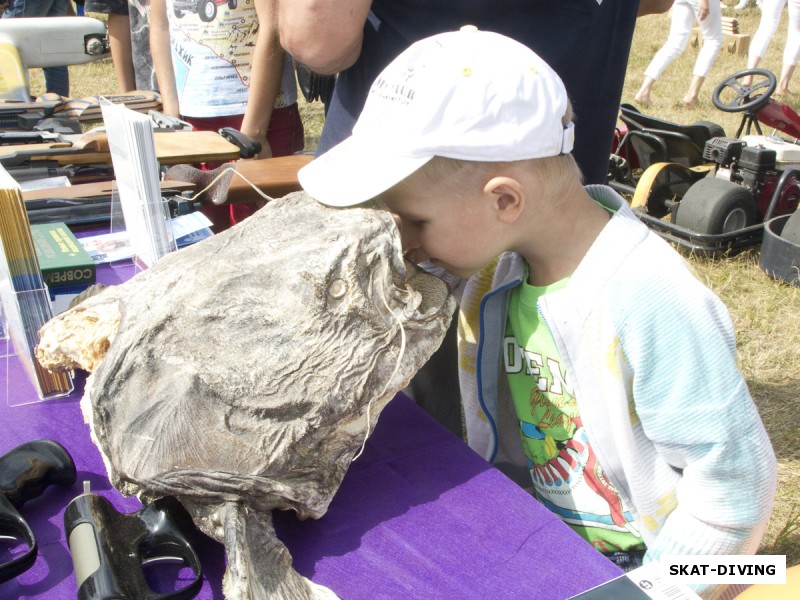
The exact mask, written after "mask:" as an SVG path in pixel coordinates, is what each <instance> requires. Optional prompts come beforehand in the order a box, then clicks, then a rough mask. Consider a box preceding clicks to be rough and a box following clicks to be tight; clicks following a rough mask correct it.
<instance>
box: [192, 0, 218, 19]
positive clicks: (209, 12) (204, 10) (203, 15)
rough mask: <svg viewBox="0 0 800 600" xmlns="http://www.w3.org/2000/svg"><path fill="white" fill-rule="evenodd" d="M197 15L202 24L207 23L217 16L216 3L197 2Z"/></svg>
mask: <svg viewBox="0 0 800 600" xmlns="http://www.w3.org/2000/svg"><path fill="white" fill-rule="evenodd" d="M197 14H198V16H199V17H200V20H201V21H203V22H204V23H209V22H210V21H213V20H214V17H216V16H217V3H216V2H214V0H198V2H197Z"/></svg>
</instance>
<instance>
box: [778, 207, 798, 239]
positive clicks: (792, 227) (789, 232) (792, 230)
mask: <svg viewBox="0 0 800 600" xmlns="http://www.w3.org/2000/svg"><path fill="white" fill-rule="evenodd" d="M781 237H782V238H783V239H785V240H789V241H790V242H792V243H793V244H797V245H798V246H800V209H798V210H796V211H794V212H793V213H792V216H790V217H789V218H788V219H787V221H786V224H785V225H784V226H783V231H781Z"/></svg>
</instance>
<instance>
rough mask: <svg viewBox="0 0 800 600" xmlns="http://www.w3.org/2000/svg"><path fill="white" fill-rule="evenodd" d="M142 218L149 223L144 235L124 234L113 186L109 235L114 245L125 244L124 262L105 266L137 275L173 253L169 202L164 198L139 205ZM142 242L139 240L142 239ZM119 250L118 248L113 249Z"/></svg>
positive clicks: (124, 227)
mask: <svg viewBox="0 0 800 600" xmlns="http://www.w3.org/2000/svg"><path fill="white" fill-rule="evenodd" d="M139 210H140V211H141V215H142V218H143V219H144V218H145V216H146V218H147V219H148V220H149V226H148V227H147V229H146V230H145V233H146V235H144V236H142V235H141V234H140V236H139V237H138V238H137V236H136V234H135V233H134V234H133V235H131V232H129V231H128V229H127V227H126V225H125V223H126V221H125V216H124V214H123V206H122V202H121V200H120V196H119V192H118V191H117V189H116V186H115V187H114V189H113V190H112V192H111V218H110V233H111V234H113V235H112V239H113V240H114V242H113V243H114V244H115V245H116V244H126V246H125V249H127V251H128V252H127V256H126V258H123V259H120V260H116V261H112V262H111V263H109V264H110V265H111V267H112V268H114V269H131V268H133V273H134V274H138V273H139V272H141V271H144V270H146V269H147V267H148V266H151V265H152V262H154V261H153V259H154V258H155V260H158V259H159V258H161V257H162V256H164V255H165V254H168V253H170V252H174V251H175V250H177V244H176V241H175V236H174V234H173V231H172V220H171V215H170V209H169V201H168V200H167V199H165V198H157V199H155V200H152V201H148V202H146V203H143V204H142V206H141V207H139ZM142 238H143V239H142ZM115 249H119V248H115Z"/></svg>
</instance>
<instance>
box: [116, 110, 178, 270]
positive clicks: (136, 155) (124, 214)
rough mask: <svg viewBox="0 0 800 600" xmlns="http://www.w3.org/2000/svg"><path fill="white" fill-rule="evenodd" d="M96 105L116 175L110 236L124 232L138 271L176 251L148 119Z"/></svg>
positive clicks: (132, 112)
mask: <svg viewBox="0 0 800 600" xmlns="http://www.w3.org/2000/svg"><path fill="white" fill-rule="evenodd" d="M100 105H101V109H102V112H103V120H104V122H105V126H106V130H107V132H108V142H109V149H110V151H111V160H112V163H113V164H114V172H115V173H116V184H115V186H114V188H113V190H112V194H111V219H110V221H111V232H112V233H121V232H123V231H125V232H127V234H128V241H129V243H130V245H131V247H132V250H133V259H132V260H133V263H134V267H135V270H136V271H137V272H138V271H140V270H144V269H146V268H148V267H150V266H152V265H153V264H155V263H156V261H158V259H160V258H161V257H162V256H164V255H165V254H168V253H170V252H174V251H175V250H176V249H177V246H176V243H175V237H174V235H173V232H172V223H171V220H170V212H169V203H168V202H167V201H166V200H165V199H164V198H163V197H162V196H161V189H160V185H159V168H158V161H157V160H156V152H155V139H154V137H153V123H152V120H151V119H150V118H149V117H146V116H145V115H140V114H138V113H136V112H134V111H132V110H130V109H127V108H125V107H124V106H120V105H113V104H111V103H109V102H108V101H106V100H105V99H101V102H100ZM125 264H126V265H127V263H125Z"/></svg>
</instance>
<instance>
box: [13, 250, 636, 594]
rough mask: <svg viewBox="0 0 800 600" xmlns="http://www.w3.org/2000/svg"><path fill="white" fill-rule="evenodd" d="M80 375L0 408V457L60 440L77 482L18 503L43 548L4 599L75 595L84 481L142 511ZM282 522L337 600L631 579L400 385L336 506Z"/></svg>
mask: <svg viewBox="0 0 800 600" xmlns="http://www.w3.org/2000/svg"><path fill="white" fill-rule="evenodd" d="M127 269H128V270H127V271H126V268H120V269H112V268H111V267H108V266H101V267H100V273H99V275H98V277H99V279H100V280H102V281H104V282H106V283H114V281H115V280H116V281H123V280H125V279H127V278H128V277H130V276H131V274H132V272H131V271H132V267H128V268H127ZM18 367H19V365H18V362H17V360H16V359H15V358H11V359H10V360H9V362H8V369H7V371H6V370H4V372H3V375H2V377H3V379H0V386H2V387H0V389H3V388H4V387H5V386H6V385H8V391H9V394H14V395H15V396H14V397H15V400H16V401H15V403H19V401H20V395H25V394H28V395H30V394H33V392H32V391H31V390H32V388H30V386H29V384H28V382H27V380H26V379H25V377H24V375H23V374H22V372H21V370H20V369H18ZM82 388H83V381H82V378H81V377H78V378H77V381H76V390H75V392H73V393H72V394H71V395H70V396H68V397H65V398H61V399H56V400H49V401H46V402H40V403H33V404H26V405H22V406H8V405H6V403H4V402H3V403H2V404H0V424H2V427H3V431H2V433H1V434H0V455H2V454H5V453H6V452H8V451H9V450H11V449H12V448H14V447H16V446H17V445H19V444H21V443H23V442H26V441H29V440H33V439H37V438H50V439H53V440H55V441H57V442H60V443H61V444H62V445H63V446H64V447H65V448H66V449H67V450H68V451H69V452H70V454H71V456H72V457H73V459H74V461H75V464H76V467H77V470H78V482H77V483H76V484H75V485H74V486H73V487H72V488H71V489H63V488H58V487H56V486H51V487H49V488H48V489H47V490H45V492H44V493H43V494H42V496H40V497H39V498H36V499H34V500H31V501H30V502H28V503H26V504H25V505H24V506H23V508H22V511H21V512H22V514H23V516H24V517H25V518H26V519H27V520H28V523H29V524H30V525H31V527H32V529H33V531H34V534H35V535H36V537H37V541H38V543H39V557H38V559H37V561H36V563H35V565H34V566H33V567H32V568H31V569H30V570H29V571H27V572H25V573H23V574H22V575H20V576H19V577H18V578H16V579H14V580H11V581H8V582H6V583H2V584H0V598H4V599H5V598H8V599H16V598H20V599H21V598H47V599H52V598H55V599H61V598H64V599H66V598H70V599H73V598H75V596H76V587H75V579H74V576H73V574H72V560H71V556H70V554H69V549H68V547H67V545H66V541H65V535H64V526H63V514H64V509H65V508H66V506H67V504H68V503H69V502H70V500H72V498H74V497H75V496H76V495H78V494H79V493H81V485H82V481H84V480H88V481H89V482H90V483H91V487H92V491H93V492H95V493H98V494H102V495H103V496H105V497H107V498H108V499H109V500H111V501H112V503H113V504H114V505H115V506H116V507H117V509H118V510H119V511H120V512H133V511H135V510H138V509H139V508H140V507H141V504H140V503H139V502H138V500H136V499H135V498H124V497H122V496H121V495H120V494H119V493H118V492H117V491H116V490H114V489H113V488H112V487H111V485H110V484H109V482H108V478H107V476H106V471H105V467H104V465H103V462H102V459H101V457H100V453H99V451H98V450H97V449H96V448H95V446H94V445H93V444H92V442H91V441H90V437H89V429H88V426H87V425H85V424H84V423H83V418H82V415H81V412H80V408H79V399H80V396H81V395H82V391H83V389H82ZM275 528H276V531H277V532H278V535H279V537H280V538H281V539H282V540H283V541H284V543H285V544H286V545H287V547H288V548H289V550H290V551H291V553H292V556H293V557H294V565H295V568H296V569H297V570H298V571H299V572H300V573H302V574H303V575H305V576H307V577H309V578H311V579H313V580H314V581H315V582H317V583H320V584H322V585H326V586H328V587H330V588H331V589H333V590H334V591H335V592H336V593H337V594H339V596H340V597H342V598H344V599H347V600H351V599H360V598H364V599H370V600H372V599H376V598H387V599H389V598H403V599H408V598H414V599H421V598H459V599H471V598H475V599H484V598H501V597H502V598H528V599H530V598H546V599H550V598H552V599H561V598H568V597H570V596H572V595H574V594H577V593H579V592H582V591H585V590H587V589H589V588H591V587H594V586H596V585H599V584H600V583H602V582H604V581H608V580H610V579H613V578H614V577H617V576H618V575H619V574H621V571H620V570H619V568H618V567H616V566H615V565H614V564H612V563H611V562H610V561H608V560H606V559H605V558H604V557H603V556H602V555H601V554H599V553H598V552H596V551H595V550H594V549H593V548H592V547H591V546H590V545H588V544H587V543H586V542H584V541H583V540H582V539H581V538H579V537H578V536H577V535H576V534H575V533H573V532H572V530H571V529H569V528H568V527H567V526H566V525H565V524H564V523H562V522H561V521H560V520H559V519H558V518H557V517H555V516H554V515H553V514H552V513H550V512H549V511H548V510H546V509H545V508H544V507H543V506H541V505H540V504H539V503H538V502H537V501H536V500H535V499H533V498H532V497H531V496H530V495H529V494H528V493H527V492H525V491H524V490H522V489H521V488H519V487H518V486H517V485H516V484H514V483H512V482H511V481H510V480H509V479H507V478H506V477H505V476H504V475H502V474H501V473H500V472H499V471H497V470H496V469H494V468H493V467H491V466H490V465H489V464H488V463H486V462H485V461H484V460H483V459H482V458H480V457H479V456H478V455H477V454H475V453H474V452H472V450H470V449H469V448H468V447H467V446H466V445H465V444H464V443H463V442H462V441H461V440H459V439H458V438H456V437H455V436H453V435H452V434H451V433H450V432H448V431H447V430H446V429H445V428H444V427H442V426H441V425H439V424H438V423H437V422H436V421H434V420H433V419H432V418H431V417H430V416H428V415H427V414H426V413H424V412H423V411H422V410H421V409H420V408H419V407H417V406H416V405H415V404H414V403H413V402H412V401H411V400H410V399H408V398H407V397H406V396H404V395H403V394H402V393H401V394H398V395H397V396H396V397H395V398H394V399H393V400H392V401H391V402H390V403H389V404H388V406H387V407H386V409H385V410H384V411H383V413H382V414H381V416H380V419H379V420H378V425H377V427H376V429H375V431H374V433H373V435H372V436H371V437H370V438H369V441H368V442H367V444H366V448H365V451H364V453H363V454H362V456H361V457H359V459H358V460H357V461H355V462H354V463H353V465H352V466H351V468H350V470H349V471H348V473H347V475H346V477H345V478H344V481H343V482H342V486H341V488H340V490H339V491H338V493H337V494H336V496H335V497H334V499H333V502H332V503H331V506H330V509H329V511H328V513H327V514H326V515H325V516H324V517H323V518H322V519H319V520H317V521H303V522H301V521H299V520H297V519H296V518H295V517H294V516H293V514H292V513H286V512H276V514H275ZM196 550H197V551H198V554H199V555H200V559H201V562H202V564H203V568H204V578H205V581H204V583H203V588H202V590H201V592H200V595H199V596H198V597H199V598H204V599H208V598H214V599H222V598H223V596H222V592H221V579H222V574H223V571H224V558H225V557H224V552H223V548H222V546H221V545H220V544H218V543H217V542H215V541H213V540H211V539H209V538H206V537H205V536H202V537H199V542H198V543H197V548H196Z"/></svg>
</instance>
